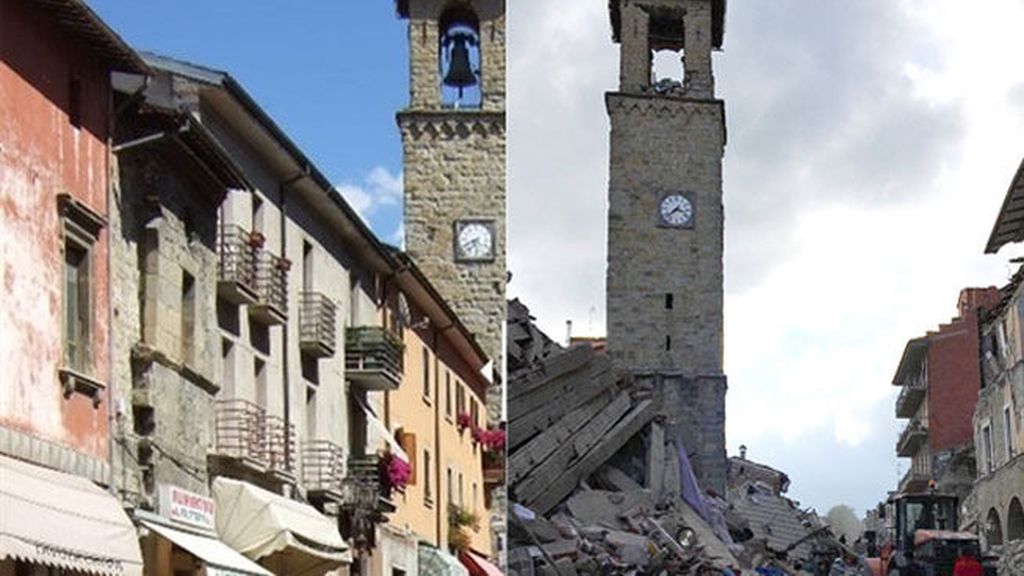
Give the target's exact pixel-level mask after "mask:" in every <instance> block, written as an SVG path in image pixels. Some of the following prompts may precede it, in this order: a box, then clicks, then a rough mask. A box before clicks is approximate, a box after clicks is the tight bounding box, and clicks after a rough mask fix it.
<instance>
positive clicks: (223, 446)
mask: <svg viewBox="0 0 1024 576" xmlns="http://www.w3.org/2000/svg"><path fill="white" fill-rule="evenodd" d="M215 433H216V447H215V452H216V453H217V455H219V456H222V457H226V458H230V459H232V460H238V461H239V462H240V463H241V464H243V465H245V466H247V467H249V468H251V469H254V470H257V471H259V472H263V471H266V470H267V468H268V466H269V463H270V461H269V458H268V453H267V414H266V411H264V410H263V408H261V407H260V406H258V405H256V404H254V403H252V402H249V401H247V400H218V401H217V405H216V431H215Z"/></svg>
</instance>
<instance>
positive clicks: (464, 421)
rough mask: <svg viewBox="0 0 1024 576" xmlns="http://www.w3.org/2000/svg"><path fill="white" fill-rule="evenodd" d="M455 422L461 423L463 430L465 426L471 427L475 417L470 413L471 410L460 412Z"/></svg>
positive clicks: (460, 426)
mask: <svg viewBox="0 0 1024 576" xmlns="http://www.w3.org/2000/svg"><path fill="white" fill-rule="evenodd" d="M455 422H456V423H457V424H458V425H459V430H462V429H464V428H469V426H470V425H471V424H472V423H473V417H472V416H471V415H470V414H469V412H459V414H458V415H457V416H456V417H455Z"/></svg>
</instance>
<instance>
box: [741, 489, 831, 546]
mask: <svg viewBox="0 0 1024 576" xmlns="http://www.w3.org/2000/svg"><path fill="white" fill-rule="evenodd" d="M738 493H739V495H738V496H736V497H733V498H730V502H729V503H730V504H732V505H733V507H734V508H735V509H736V512H737V513H738V514H739V515H740V516H742V517H743V518H746V519H747V521H748V522H750V531H751V532H753V533H754V538H756V539H764V540H765V542H766V543H767V545H768V548H769V549H771V550H772V551H774V552H782V551H783V550H786V549H787V548H789V547H790V546H791V545H793V544H795V543H797V542H799V541H800V540H801V539H804V538H806V540H804V542H802V543H800V544H799V545H797V546H794V547H793V549H792V550H791V551H790V552H789V557H790V558H801V559H808V558H810V557H811V550H812V546H813V542H812V539H811V538H808V536H810V535H811V533H812V532H814V531H815V527H813V526H807V525H805V523H804V520H803V512H802V511H800V510H799V509H798V508H796V506H794V505H793V503H792V501H791V500H789V499H788V498H783V497H781V496H775V495H773V494H772V493H771V492H770V491H769V490H767V489H766V488H765V487H763V486H759V485H758V484H754V483H748V484H746V485H744V486H743V487H742V488H741V489H740V490H739V491H738Z"/></svg>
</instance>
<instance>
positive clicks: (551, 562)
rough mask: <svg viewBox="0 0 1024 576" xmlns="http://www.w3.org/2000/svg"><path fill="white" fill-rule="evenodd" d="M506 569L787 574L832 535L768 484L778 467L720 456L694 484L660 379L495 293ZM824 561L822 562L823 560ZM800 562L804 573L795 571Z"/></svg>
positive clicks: (776, 481)
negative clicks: (503, 360) (564, 344)
mask: <svg viewBox="0 0 1024 576" xmlns="http://www.w3.org/2000/svg"><path fill="white" fill-rule="evenodd" d="M509 340H510V342H512V344H514V347H513V346H512V345H510V352H509V387H508V406H509V426H508V428H509V442H508V447H509V457H508V463H509V465H508V486H509V493H510V496H511V499H512V501H513V502H514V504H513V506H512V508H513V511H514V512H515V513H514V514H513V515H512V516H511V517H510V527H509V528H510V530H509V543H508V545H509V552H508V559H509V572H508V573H509V574H511V575H518V576H534V575H541V574H543V575H548V574H550V575H552V576H568V575H577V574H578V575H581V576H589V575H601V576H607V575H619V574H622V575H632V576H647V575H651V576H673V575H691V574H700V575H703V574H730V575H732V576H740V575H754V574H782V575H789V574H798V572H797V570H796V566H797V565H800V566H814V567H818V566H826V567H828V566H831V563H832V561H833V560H834V559H835V557H836V555H838V553H839V544H838V542H836V541H835V540H834V538H832V536H831V534H830V533H829V532H828V529H827V527H825V526H824V523H823V522H822V521H821V520H820V519H819V518H818V517H817V515H816V514H814V513H813V512H805V511H803V510H801V509H800V508H799V507H798V505H797V504H796V503H795V502H793V501H791V500H789V499H787V498H785V497H784V496H782V494H781V493H782V492H783V491H784V490H785V488H786V487H788V483H789V479H788V478H787V477H786V476H785V474H783V473H781V472H779V471H776V470H774V469H772V468H770V467H767V466H764V465H758V464H754V463H752V462H747V461H745V460H742V459H740V460H737V459H733V460H732V461H731V462H730V470H731V471H732V472H734V473H735V475H733V474H730V479H729V483H728V494H727V495H725V496H724V497H720V496H719V495H715V494H712V493H708V492H705V491H703V490H702V489H701V487H700V486H699V484H698V483H697V480H696V477H695V475H694V473H693V470H692V468H691V467H690V462H689V453H688V452H687V451H686V449H687V447H686V446H681V445H679V438H678V436H677V435H675V434H670V433H669V430H670V429H671V426H673V425H674V424H672V423H671V422H670V421H669V420H668V419H667V418H666V415H665V413H664V412H663V410H662V408H661V407H662V406H663V405H664V402H663V398H662V396H663V392H662V389H661V388H660V387H653V388H652V387H651V386H649V385H647V386H645V385H640V384H636V383H634V382H633V381H632V380H631V379H630V378H628V377H624V378H617V377H616V376H615V374H614V372H613V370H612V367H611V365H610V362H609V361H608V358H607V357H606V356H604V355H603V354H601V353H600V352H598V351H595V349H594V348H593V347H591V346H589V345H582V346H577V347H574V348H571V349H563V348H560V347H558V346H557V345H556V344H554V342H552V341H551V340H550V339H549V338H547V337H546V336H544V334H543V333H542V332H540V331H539V330H537V329H536V327H535V326H534V325H533V323H532V322H531V318H530V316H529V311H528V310H527V309H526V307H525V306H523V305H522V304H521V303H519V302H518V301H513V302H511V303H510V304H509ZM826 570H827V568H826ZM799 573H800V574H801V575H803V574H806V572H799Z"/></svg>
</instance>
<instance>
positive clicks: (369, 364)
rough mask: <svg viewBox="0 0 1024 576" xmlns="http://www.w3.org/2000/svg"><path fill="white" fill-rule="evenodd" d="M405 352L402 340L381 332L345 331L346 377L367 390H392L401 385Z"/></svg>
mask: <svg viewBox="0 0 1024 576" xmlns="http://www.w3.org/2000/svg"><path fill="white" fill-rule="evenodd" d="M404 349H405V347H404V345H403V344H402V342H401V340H399V339H398V337H397V336H395V335H394V334H392V333H391V332H390V331H388V330H385V329H384V328H381V327H378V326H360V327H354V328H347V329H346V330H345V374H346V377H347V378H348V379H349V380H351V381H352V382H353V383H355V384H357V385H359V386H362V387H363V388H365V389H366V390H395V389H397V388H398V386H399V385H400V384H401V383H402V354H403V351H404Z"/></svg>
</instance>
